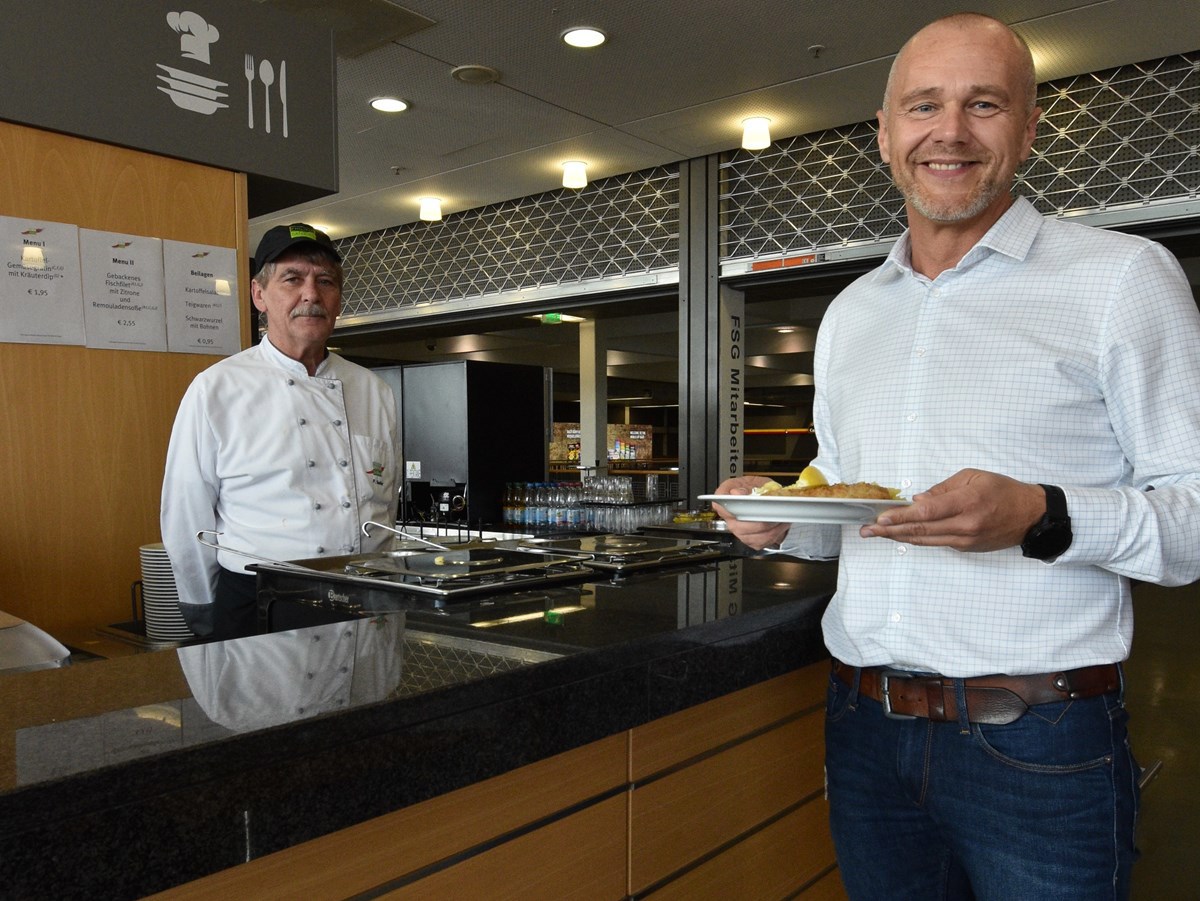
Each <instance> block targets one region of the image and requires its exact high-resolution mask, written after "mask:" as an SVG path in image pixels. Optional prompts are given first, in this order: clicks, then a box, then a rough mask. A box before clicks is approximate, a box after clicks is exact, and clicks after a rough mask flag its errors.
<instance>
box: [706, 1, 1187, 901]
mask: <svg viewBox="0 0 1200 901" xmlns="http://www.w3.org/2000/svg"><path fill="white" fill-rule="evenodd" d="M1036 84H1037V81H1036V77H1035V74H1034V67H1033V60H1032V56H1031V54H1030V52H1029V49H1028V47H1027V46H1026V45H1025V43H1024V42H1023V41H1022V40H1021V39H1020V37H1019V36H1017V35H1016V34H1015V33H1014V32H1013V31H1011V30H1010V29H1009V28H1008V27H1007V26H1005V25H1004V24H1003V23H1001V22H999V21H997V20H995V19H991V18H989V17H985V16H980V15H974V14H959V15H955V16H950V17H947V18H944V19H940V20H938V21H935V22H933V23H932V24H930V25H928V26H927V27H925V28H924V29H922V30H921V31H919V32H918V33H917V34H916V35H914V36H913V37H912V38H911V39H910V40H909V42H908V43H907V44H905V46H904V47H903V48H902V49H901V51H900V53H899V55H898V56H897V58H896V60H895V63H894V65H893V68H892V72H891V74H890V76H889V80H888V84H887V87H886V90H885V95H884V103H883V108H882V109H881V110H880V111H879V114H878V121H879V150H880V155H881V157H882V159H883V161H884V162H885V163H886V164H888V166H889V167H890V170H891V173H892V177H893V180H894V181H895V183H896V185H897V187H898V188H899V189H900V191H901V192H902V193H903V195H904V198H905V208H906V213H907V216H908V230H907V232H906V233H905V234H904V236H903V237H902V238H901V239H900V240H899V241H898V242H897V244H896V245H895V247H894V248H893V250H892V251H891V253H890V254H889V256H888V258H887V260H886V261H885V262H884V263H883V264H882V265H881V266H880V267H879V268H878V269H876V270H874V271H873V272H870V273H868V274H866V275H864V276H862V277H861V278H859V279H858V280H857V281H855V282H854V283H853V284H852V285H850V286H849V287H848V288H847V289H846V290H845V291H844V292H843V293H842V294H841V295H840V296H839V297H838V298H837V299H836V300H835V301H834V303H833V304H832V305H831V306H830V308H829V311H828V313H827V314H826V316H825V319H824V321H823V322H822V324H821V328H820V331H819V334H818V338H817V344H816V351H815V361H814V367H815V369H814V379H815V385H816V394H815V400H814V410H813V417H814V424H815V428H816V432H817V438H818V443H819V452H818V455H817V457H816V459H814V460H813V462H812V465H813V466H815V467H816V468H817V469H819V470H820V471H821V472H822V473H823V474H824V476H825V477H826V479H827V480H828V481H830V482H835V481H836V482H855V481H874V482H878V483H880V484H883V485H888V486H893V487H899V488H900V489H901V493H902V494H903V495H904V496H908V497H911V498H912V504H911V505H908V506H901V507H896V508H892V509H889V510H888V511H886V512H885V513H883V514H882V515H880V516H879V517H878V519H877V520H876V521H875V522H874V523H871V524H867V525H857V524H855V525H843V526H838V525H834V526H829V525H808V524H795V525H792V526H789V525H788V524H780V523H763V522H742V521H738V520H737V519H735V518H733V517H732V516H730V515H729V514H728V512H727V511H725V510H723V509H719V511H718V512H720V513H721V514H722V516H723V517H724V518H725V519H726V520H727V522H728V527H729V529H730V531H732V532H733V533H734V534H735V535H736V536H737V537H739V538H740V539H741V540H742V541H743V542H745V543H747V544H749V545H750V546H752V547H755V548H760V549H778V550H779V551H780V552H784V553H789V554H793V555H795V556H799V557H805V558H810V559H812V558H831V557H835V556H836V557H838V558H839V575H838V589H837V592H836V594H835V595H834V598H833V599H832V601H831V602H830V605H829V608H828V610H827V611H826V613H825V616H824V619H823V623H822V625H823V630H824V635H825V642H826V645H827V647H828V648H829V650H830V653H831V655H832V657H833V672H832V674H831V677H830V687H829V697H828V707H827V721H826V770H827V774H828V789H829V800H830V817H831V825H832V829H833V835H834V841H835V845H836V847H837V853H838V861H839V865H840V869H841V873H842V876H843V880H844V882H845V884H846V887H847V890H848V892H849V894H850V897H851V898H853V899H886V901H899V899H914V901H929V899H996V901H1001V899H1003V901H1014V899H1030V901H1033V899H1036V901H1047V899H1079V901H1085V899H1086V901H1096V899H1100V898H1127V897H1128V894H1129V880H1130V872H1131V868H1132V863H1133V859H1134V857H1135V849H1134V844H1133V836H1134V824H1135V820H1136V815H1137V805H1138V795H1137V785H1136V778H1137V775H1138V767H1137V764H1136V762H1135V761H1134V759H1133V757H1132V754H1131V752H1130V749H1129V744H1128V737H1127V731H1126V721H1127V715H1126V713H1125V710H1124V706H1123V692H1124V675H1123V671H1122V668H1121V662H1122V661H1123V660H1124V659H1125V658H1126V657H1127V656H1128V653H1129V648H1130V644H1131V642H1132V638H1133V611H1132V604H1131V594H1130V580H1131V579H1138V580H1145V581H1151V582H1157V583H1161V584H1164V585H1180V584H1185V583H1188V582H1191V581H1194V580H1196V579H1197V578H1200V313H1198V312H1197V307H1196V303H1195V301H1194V299H1193V297H1192V293H1191V290H1190V287H1189V285H1188V282H1187V279H1186V278H1185V277H1184V275H1183V273H1182V271H1181V269H1180V267H1179V265H1178V263H1177V262H1176V261H1175V260H1174V258H1173V257H1171V255H1170V254H1169V253H1167V252H1166V251H1165V250H1164V249H1163V248H1161V247H1160V246H1158V245H1157V244H1154V243H1152V242H1150V241H1146V240H1144V239H1141V238H1136V237H1131V236H1128V235H1122V234H1115V233H1109V232H1103V231H1100V230H1097V229H1092V228H1087V227H1084V226H1081V225H1077V224H1071V223H1068V222H1063V221H1059V220H1055V219H1046V218H1043V217H1042V216H1041V215H1040V214H1039V213H1038V212H1037V211H1036V210H1035V209H1034V208H1033V206H1032V205H1031V204H1030V203H1029V202H1028V201H1026V200H1024V199H1020V198H1014V196H1013V194H1012V188H1013V182H1014V176H1015V173H1016V170H1017V168H1018V167H1019V166H1020V165H1021V163H1023V162H1024V161H1025V160H1026V159H1027V158H1028V157H1029V155H1030V152H1031V149H1032V145H1033V141H1034V137H1035V133H1036V129H1037V123H1038V119H1039V117H1040V114H1041V111H1040V110H1039V109H1038V108H1037V105H1036ZM765 481H766V480H765V479H763V478H756V477H742V478H736V479H730V480H727V481H726V482H724V483H723V484H722V485H721V486H720V487H719V488H718V489H717V492H718V493H721V494H741V493H747V492H749V491H750V490H752V489H753V488H754V487H755V486H757V485H760V484H762V483H763V482H765Z"/></svg>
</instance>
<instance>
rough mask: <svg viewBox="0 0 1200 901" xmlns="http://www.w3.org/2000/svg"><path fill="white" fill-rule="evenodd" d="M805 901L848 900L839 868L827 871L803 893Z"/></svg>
mask: <svg viewBox="0 0 1200 901" xmlns="http://www.w3.org/2000/svg"><path fill="white" fill-rule="evenodd" d="M800 897H802V898H803V899H804V901H846V887H845V886H844V885H842V877H841V876H839V875H838V871H837V870H833V871H832V872H829V873H826V874H825V875H824V876H822V877H821V878H820V879H818V880H817V881H816V882H814V883H813V884H812V885H810V886H809V887H808V888H807V889H805V890H804V894H803V895H801V896H800Z"/></svg>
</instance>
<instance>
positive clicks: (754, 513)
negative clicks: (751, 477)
mask: <svg viewBox="0 0 1200 901" xmlns="http://www.w3.org/2000/svg"><path fill="white" fill-rule="evenodd" d="M700 500H702V501H709V502H711V503H717V504H720V505H721V506H722V507H724V508H725V509H726V510H728V511H729V512H730V513H732V514H733V515H734V516H736V517H737V518H738V519H745V520H748V521H751V522H832V523H863V522H874V521H875V517H877V516H878V515H879V514H880V513H882V512H883V511H884V510H887V509H888V508H890V507H903V506H906V505H907V504H911V503H912V501H908V500H904V499H902V498H901V499H897V500H886V501H875V500H866V499H861V498H853V497H785V496H778V495H761V494H702V495H700Z"/></svg>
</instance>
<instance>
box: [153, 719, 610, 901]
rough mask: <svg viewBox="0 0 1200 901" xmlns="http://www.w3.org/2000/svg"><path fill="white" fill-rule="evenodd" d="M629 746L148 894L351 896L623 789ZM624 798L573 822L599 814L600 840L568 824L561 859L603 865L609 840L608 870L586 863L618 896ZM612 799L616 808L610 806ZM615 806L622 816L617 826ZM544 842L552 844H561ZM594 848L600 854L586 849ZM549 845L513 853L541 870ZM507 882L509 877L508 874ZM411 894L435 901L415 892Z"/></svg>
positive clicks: (585, 750) (539, 767)
mask: <svg viewBox="0 0 1200 901" xmlns="http://www.w3.org/2000/svg"><path fill="white" fill-rule="evenodd" d="M627 749H628V736H627V733H624V732H622V733H620V734H618V735H614V736H611V737H610V738H605V739H601V740H600V741H597V742H593V743H591V744H589V745H584V746H583V747H582V748H576V749H575V750H573V751H568V752H566V753H564V754H559V755H557V756H555V757H550V758H547V759H546V760H542V761H538V762H537V763H533V764H530V765H529V766H526V767H522V768H521V769H518V770H514V771H513V772H511V773H505V774H504V775H502V776H496V777H495V778H492V779H488V780H486V781H484V782H480V783H478V784H476V785H470V786H467V787H466V788H462V789H459V790H458V791H454V792H451V793H449V794H446V795H442V796H440V797H437V798H432V799H430V800H429V801H425V802H423V803H421V804H415V805H413V806H412V807H406V808H404V809H403V810H398V811H396V812H394V813H389V814H386V815H384V816H381V817H377V818H375V819H373V820H369V821H367V822H365V823H360V824H359V825H357V826H351V827H350V828H348V829H343V830H341V831H339V832H335V833H333V834H332V835H327V836H324V837H322V838H318V839H313V840H312V841H309V842H304V843H302V844H299V845H296V846H295V847H293V848H288V849H287V850H284V851H280V852H278V853H276V854H271V855H268V856H266V857H261V858H259V859H258V860H252V861H250V862H249V863H245V864H242V865H241V866H238V867H234V868H232V869H229V870H224V871H222V872H220V873H215V874H213V875H212V876H207V877H205V878H203V879H199V880H196V881H195V882H191V883H188V884H186V885H183V886H180V887H178V888H175V889H171V890H169V891H166V892H163V893H161V894H159V895H155V896H154V897H156V898H189V899H193V898H195V899H213V901H227V899H229V898H254V899H256V901H272V899H279V901H291V899H295V898H304V899H305V901H319V899H340V898H348V897H351V896H353V895H355V894H357V893H359V892H365V891H369V890H371V889H375V888H377V887H378V886H380V885H383V884H386V883H387V882H389V881H392V880H395V879H399V878H401V877H403V876H405V875H407V874H408V873H412V872H414V871H415V870H419V869H422V868H424V867H427V866H430V865H431V864H434V863H436V862H437V861H439V860H442V859H444V858H446V857H448V856H451V855H454V854H457V853H460V852H463V851H465V850H466V849H468V848H471V847H473V846H475V845H479V844H482V843H484V842H487V841H489V840H490V839H493V838H495V837H496V836H498V835H503V834H504V833H506V832H509V831H511V830H515V829H519V828H521V827H522V826H525V825H527V824H529V823H532V822H535V821H536V820H538V819H540V818H542V817H546V816H550V815H551V814H554V813H556V812H558V811H560V810H563V809H565V808H568V807H571V806H573V805H575V804H578V803H580V802H582V801H584V800H586V799H588V798H591V797H595V796H597V795H599V794H602V793H603V792H606V791H610V790H612V789H613V788H617V787H619V786H621V785H623V784H624V781H625V767H626V757H627V753H628V750H627ZM625 797H626V796H625V795H624V794H621V795H618V796H615V797H614V798H612V799H610V801H606V802H605V803H604V804H603V805H596V807H597V808H600V807H603V812H602V813H594V814H592V815H590V816H588V817H583V818H582V820H581V821H579V822H583V823H587V824H589V825H588V826H587V828H588V829H595V828H596V827H597V823H596V822H593V817H598V818H599V822H600V824H601V825H603V826H604V829H605V832H604V833H603V834H601V833H600V832H598V831H597V832H596V833H595V834H587V833H585V836H586V837H585V839H584V840H579V837H578V835H577V834H576V831H575V830H576V829H577V828H578V823H576V822H572V823H570V824H568V825H567V827H566V833H564V834H567V835H569V836H570V837H571V838H570V842H568V843H567V844H568V845H570V844H571V843H573V842H577V843H578V844H579V845H580V847H579V848H578V849H575V850H574V851H572V852H567V851H564V852H562V853H564V854H567V853H573V854H593V853H595V854H598V855H601V856H603V857H604V859H605V860H607V857H608V856H611V854H612V850H611V848H610V847H609V845H610V844H612V843H614V842H615V843H616V844H617V845H619V855H618V857H617V859H616V863H615V864H614V865H613V869H611V870H608V869H605V870H600V869H599V865H598V863H597V861H596V860H592V859H590V858H588V860H589V862H588V863H587V865H586V866H587V867H589V868H595V869H597V875H598V876H604V877H605V878H607V877H608V875H609V873H611V874H613V875H614V876H615V878H616V880H617V883H618V884H619V885H620V886H621V889H622V891H621V893H619V894H618V895H617V896H616V897H620V894H622V893H623V891H624V884H625V860H626V857H625V854H626V852H625V848H626V823H627V817H626V801H625ZM613 802H616V803H615V807H614V803H613ZM614 809H616V810H617V811H618V814H617V815H616V819H615V820H613V817H614V814H613V812H612V811H613V810H614ZM612 821H615V822H616V823H617V827H618V828H616V831H615V832H614V833H612V835H610V834H609V833H610V832H612V830H613V828H614V827H613V826H612ZM551 825H552V826H553V825H554V824H551ZM539 833H540V831H539ZM539 833H535V834H539ZM543 841H550V842H552V843H557V841H558V839H557V838H554V839H550V840H543ZM593 845H595V846H598V847H597V848H595V849H592V848H590V847H589V846H593ZM505 847H507V845H505ZM548 847H549V846H548V845H546V844H538V843H537V842H534V843H533V847H532V849H530V848H527V847H526V845H524V844H522V845H520V846H519V849H520V850H521V853H530V854H533V855H534V856H535V857H540V858H542V860H543V863H544V862H545V861H546V860H547V859H548V858H549V857H550V852H549V850H548ZM483 856H485V857H488V858H489V860H491V863H489V864H488V866H500V865H501V863H500V862H498V861H497V860H496V858H495V857H494V855H493V852H486V853H485V854H484V855H483ZM468 863H469V860H468V861H464V862H463V863H461V864H458V865H456V866H455V867H454V868H453V869H455V870H456V871H458V872H476V871H475V870H471V869H463V868H466V867H467V864H468ZM579 866H581V867H582V866H583V863H582V862H580V863H579ZM605 866H606V867H607V866H608V864H607V863H606V864H605ZM534 872H536V867H535V868H534ZM527 875H528V874H527ZM500 878H501V877H500V876H499V875H497V876H495V877H488V879H487V882H488V884H489V885H492V886H500V885H507V883H503V882H499V881H497V880H498V879H500ZM503 878H505V879H506V878H507V873H506V874H505V875H504V877H503ZM569 881H571V882H581V881H582V877H581V874H580V873H578V872H576V873H573V874H572V875H571V877H570V880H569ZM438 884H441V883H438ZM476 887H478V885H477V886H476ZM389 897H390V896H389ZM398 897H399V896H398ZM413 897H422V898H431V897H437V896H435V895H422V894H419V893H418V894H416V895H413ZM447 897H454V896H449V895H448V896H447ZM456 897H460V898H461V897H470V895H469V894H468V895H462V894H460V895H457V896H456ZM544 897H555V896H554V895H546V896H544Z"/></svg>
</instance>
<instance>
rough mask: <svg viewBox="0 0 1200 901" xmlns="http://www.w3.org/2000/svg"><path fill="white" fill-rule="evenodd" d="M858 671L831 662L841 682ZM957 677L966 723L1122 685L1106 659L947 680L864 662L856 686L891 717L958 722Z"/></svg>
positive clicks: (1010, 716)
mask: <svg viewBox="0 0 1200 901" xmlns="http://www.w3.org/2000/svg"><path fill="white" fill-rule="evenodd" d="M858 670H859V667H855V666H850V665H849V664H846V663H842V662H841V661H840V660H834V661H833V672H834V674H835V675H836V676H837V677H838V679H840V680H841V681H842V682H843V683H845V684H846V685H849V686H853V685H854V674H855V673H856V672H857V671H858ZM959 682H962V683H963V686H964V688H965V689H966V698H967V718H968V719H969V720H970V722H972V723H988V724H991V725H994V726H1003V725H1005V724H1007V723H1011V722H1015V721H1016V720H1018V719H1020V718H1021V717H1022V716H1023V715H1024V714H1025V712H1026V711H1027V710H1028V709H1029V708H1030V707H1033V706H1035V705H1037V704H1049V703H1051V702H1053V701H1068V700H1071V699H1075V698H1094V697H1096V696H1097V695H1102V694H1107V693H1108V692H1110V691H1116V690H1117V689H1118V688H1119V687H1120V684H1121V671H1120V667H1119V666H1118V665H1117V664H1115V663H1105V664H1100V665H1098V666H1086V667H1083V668H1082V669H1073V670H1063V671H1062V672H1058V673H1043V674H1040V675H1036V676H1002V675H1001V676H976V677H973V678H970V679H951V678H948V677H946V676H936V675H933V676H927V675H921V674H917V673H908V672H904V671H903V670H894V669H888V668H887V667H883V666H865V667H862V678H861V679H860V680H859V683H858V691H859V694H863V695H866V696H867V697H868V698H872V699H873V700H876V701H878V702H879V703H880V704H882V705H883V711H884V713H885V714H886V715H887V716H889V717H892V718H893V719H915V718H918V717H922V718H925V719H930V720H936V721H938V722H943V723H952V722H957V721H958V695H957V689H956V686H957V683H959Z"/></svg>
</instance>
